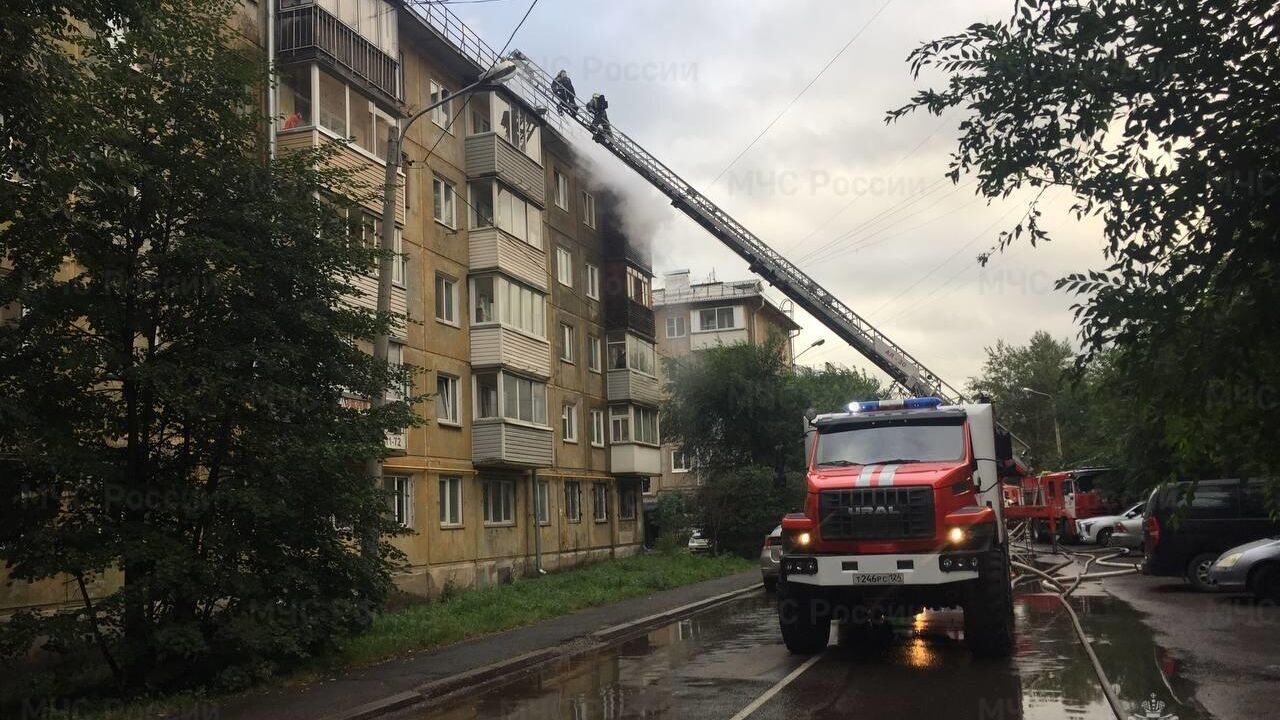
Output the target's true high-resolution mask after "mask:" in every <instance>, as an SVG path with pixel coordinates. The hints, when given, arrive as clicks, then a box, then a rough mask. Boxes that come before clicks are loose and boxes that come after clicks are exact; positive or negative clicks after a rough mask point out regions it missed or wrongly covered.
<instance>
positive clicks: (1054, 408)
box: [1022, 387, 1066, 470]
mask: <svg viewBox="0 0 1280 720" xmlns="http://www.w3.org/2000/svg"><path fill="white" fill-rule="evenodd" d="M1022 392H1028V393H1031V394H1032V395H1039V396H1040V397H1046V398H1049V414H1050V415H1052V416H1053V439H1054V441H1055V442H1056V443H1057V446H1058V466H1059V467H1058V469H1059V470H1061V469H1062V467H1061V466H1062V464H1063V463H1064V462H1066V458H1064V457H1063V455H1062V428H1060V427H1058V400H1057V398H1055V397H1054V396H1052V395H1050V394H1049V393H1047V392H1040V391H1039V390H1032V389H1031V388H1029V387H1024V388H1022Z"/></svg>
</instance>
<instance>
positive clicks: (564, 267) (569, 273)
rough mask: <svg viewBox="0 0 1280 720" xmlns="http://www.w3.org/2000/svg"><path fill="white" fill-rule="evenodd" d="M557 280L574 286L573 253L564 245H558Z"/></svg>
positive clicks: (562, 283)
mask: <svg viewBox="0 0 1280 720" xmlns="http://www.w3.org/2000/svg"><path fill="white" fill-rule="evenodd" d="M556 280H557V281H559V282H560V284H561V285H567V286H568V287H573V253H571V252H569V249H568V248H566V247H562V246H558V247H556Z"/></svg>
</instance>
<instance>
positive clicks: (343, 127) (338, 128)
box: [318, 70, 347, 137]
mask: <svg viewBox="0 0 1280 720" xmlns="http://www.w3.org/2000/svg"><path fill="white" fill-rule="evenodd" d="M318 72H319V73H320V127H322V128H324V129H326V130H329V131H331V132H333V134H335V135H337V136H338V137H347V86H346V84H345V83H343V82H342V81H341V80H339V79H337V78H335V77H334V76H332V75H330V74H329V73H327V72H325V71H323V70H320V71H318Z"/></svg>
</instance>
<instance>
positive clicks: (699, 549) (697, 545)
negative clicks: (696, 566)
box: [689, 530, 711, 554]
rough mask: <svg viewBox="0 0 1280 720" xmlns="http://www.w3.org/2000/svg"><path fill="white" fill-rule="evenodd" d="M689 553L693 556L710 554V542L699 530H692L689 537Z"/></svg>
mask: <svg viewBox="0 0 1280 720" xmlns="http://www.w3.org/2000/svg"><path fill="white" fill-rule="evenodd" d="M689 552H691V553H694V554H701V553H709V552H711V540H710V539H708V538H707V536H706V535H703V534H702V531H701V530H694V531H693V534H692V535H690V536H689Z"/></svg>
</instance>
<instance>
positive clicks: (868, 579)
mask: <svg viewBox="0 0 1280 720" xmlns="http://www.w3.org/2000/svg"><path fill="white" fill-rule="evenodd" d="M903 582H904V579H903V575H902V573H862V574H860V575H854V576H853V584H854V585H901V584H902V583H903Z"/></svg>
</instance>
